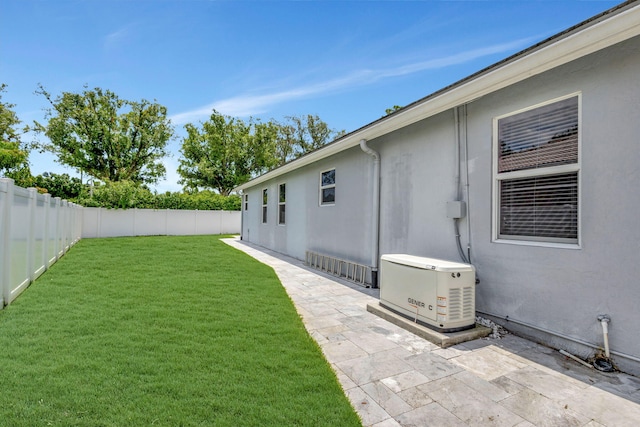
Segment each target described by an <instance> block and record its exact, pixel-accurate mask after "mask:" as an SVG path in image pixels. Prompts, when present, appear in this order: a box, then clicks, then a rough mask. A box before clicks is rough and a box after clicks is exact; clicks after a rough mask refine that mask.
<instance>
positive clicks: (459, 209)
mask: <svg viewBox="0 0 640 427" xmlns="http://www.w3.org/2000/svg"><path fill="white" fill-rule="evenodd" d="M466 215H467V204H466V203H465V202H464V201H462V200H457V201H453V202H447V218H455V219H460V218H464V217H465V216H466Z"/></svg>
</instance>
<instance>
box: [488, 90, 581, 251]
mask: <svg viewBox="0 0 640 427" xmlns="http://www.w3.org/2000/svg"><path fill="white" fill-rule="evenodd" d="M570 98H577V103H578V113H577V114H578V117H577V120H578V135H577V139H578V141H577V143H578V154H577V160H576V162H575V163H569V164H561V165H552V166H540V167H534V168H529V169H521V170H514V171H509V172H502V173H500V172H499V171H498V166H499V165H498V161H499V150H500V143H499V141H498V135H499V133H498V130H499V122H500V120H501V119H504V118H507V117H511V116H514V115H517V114H520V113H524V112H527V111H533V110H536V109H538V108H541V107H545V106H547V105H551V104H554V103H557V102H560V101H564V100H567V99H570ZM582 134H583V129H582V93H581V92H575V93H571V94H568V95H565V96H562V97H558V98H554V99H551V100H549V101H545V102H541V103H538V104H536V105H533V106H529V107H526V108H522V109H519V110H517V111H513V112H510V113H507V114H503V115H500V116H496V117H494V118H493V124H492V160H493V167H492V175H493V176H492V180H493V185H492V187H493V188H492V208H493V209H492V210H493V212H492V223H493V224H492V229H493V230H492V242H494V243H507V244H515V245H527V246H544V247H555V248H566V249H581V244H582V243H581V242H582V221H581V218H582V184H581V182H582V177H581V174H582ZM574 173H575V174H576V176H577V210H578V212H577V218H576V219H577V233H576V238H575V239H573V238H571V239H569V238H567V239H564V238H553V237H542V236H540V237H537V236H525V235H523V236H512V235H509V236H502V235H501V234H500V219H501V216H500V202H501V199H500V197H501V193H500V184H501V182H503V181H505V182H506V181H515V180H518V179H522V178H536V177H547V176H548V177H551V176H554V175H568V174H574Z"/></svg>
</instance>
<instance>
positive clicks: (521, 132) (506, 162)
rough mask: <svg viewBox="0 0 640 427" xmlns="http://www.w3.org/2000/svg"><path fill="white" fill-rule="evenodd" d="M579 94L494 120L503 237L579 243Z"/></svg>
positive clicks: (498, 214)
mask: <svg viewBox="0 0 640 427" xmlns="http://www.w3.org/2000/svg"><path fill="white" fill-rule="evenodd" d="M579 107H580V96H579V95H572V96H570V97H566V98H563V99H559V100H555V101H552V102H550V103H547V104H544V105H540V106H536V107H533V108H530V109H526V110H523V111H519V112H517V113H513V114H510V115H507V116H502V117H498V118H496V119H495V120H494V160H495V162H494V165H495V166H494V174H495V195H496V197H495V199H496V200H495V202H496V204H495V232H494V236H495V237H496V238H497V239H498V240H501V239H502V240H521V241H532V242H551V243H569V244H577V243H578V237H579V212H578V206H579V200H578V195H579V191H578V189H579V177H580V175H579V172H580V161H579V160H580V158H579V146H580V111H579Z"/></svg>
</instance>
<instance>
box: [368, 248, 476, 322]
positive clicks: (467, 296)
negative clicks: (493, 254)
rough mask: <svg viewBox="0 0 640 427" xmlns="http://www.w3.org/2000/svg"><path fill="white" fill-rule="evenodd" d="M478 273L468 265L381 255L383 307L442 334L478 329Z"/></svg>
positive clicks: (413, 257) (381, 302)
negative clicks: (476, 287) (476, 325)
mask: <svg viewBox="0 0 640 427" xmlns="http://www.w3.org/2000/svg"><path fill="white" fill-rule="evenodd" d="M475 286H476V273H475V268H474V267H473V266H472V265H469V264H462V263H458V262H452V261H444V260H440V259H434V258H423V257H417V256H413V255H406V254H386V255H382V257H381V261H380V304H381V305H382V306H383V307H385V308H387V309H390V310H391V311H394V312H396V313H398V314H400V315H402V316H404V317H406V318H408V319H411V320H413V321H415V322H416V323H420V324H422V325H425V326H428V327H430V328H432V329H435V330H437V331H440V332H455V331H461V330H464V329H470V328H473V327H474V326H475V317H476V307H475V300H476V298H475V297H476V289H475Z"/></svg>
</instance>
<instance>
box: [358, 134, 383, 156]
mask: <svg viewBox="0 0 640 427" xmlns="http://www.w3.org/2000/svg"><path fill="white" fill-rule="evenodd" d="M367 142H368V141H367V140H366V139H364V138H363V139H361V140H360V149H361V150H362V151H364V152H365V153H367V154H368V155H370V156H372V157H373V158H374V160H375V161H380V153H378V152H377V151H375V150H374V149H373V148H371V147H369V146H368V145H367Z"/></svg>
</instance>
